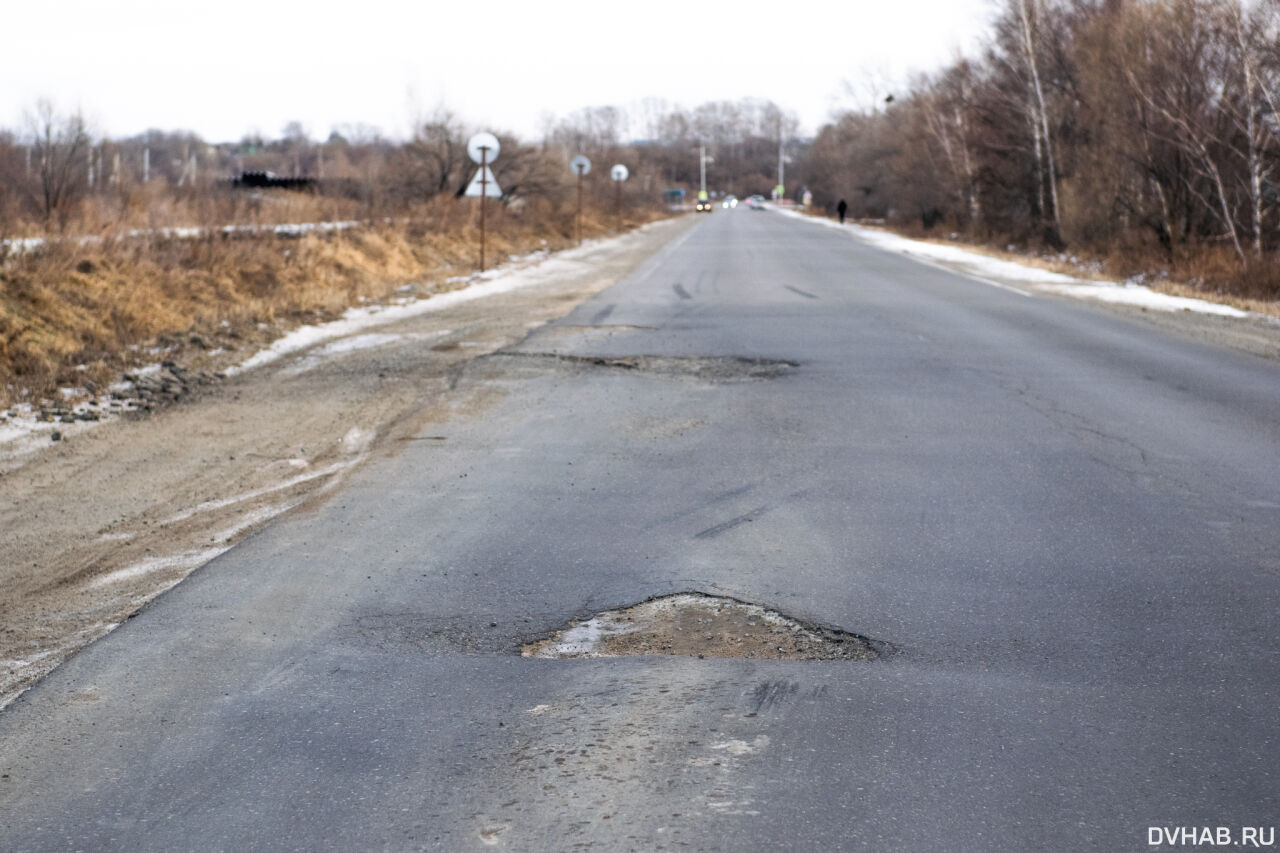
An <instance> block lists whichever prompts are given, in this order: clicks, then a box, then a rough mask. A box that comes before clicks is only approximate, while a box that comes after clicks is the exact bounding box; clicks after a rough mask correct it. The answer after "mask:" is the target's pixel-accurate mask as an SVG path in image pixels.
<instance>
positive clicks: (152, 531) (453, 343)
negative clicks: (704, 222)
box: [0, 217, 695, 707]
mask: <svg viewBox="0 0 1280 853" xmlns="http://www.w3.org/2000/svg"><path fill="white" fill-rule="evenodd" d="M694 221H695V220H693V219H692V218H691V217H685V218H683V219H677V220H668V221H664V222H659V223H655V224H653V225H650V226H647V227H645V228H643V229H641V230H639V231H634V232H631V233H630V234H627V235H625V236H622V237H618V238H614V239H610V240H604V241H599V242H598V243H596V244H593V245H589V246H586V247H584V248H582V249H579V250H575V251H573V252H569V253H564V254H562V255H556V256H552V257H551V258H550V259H548V260H546V261H544V262H542V263H540V264H538V265H536V266H530V267H528V268H527V269H524V270H519V271H511V272H507V271H504V272H502V273H501V274H500V275H499V276H497V277H495V278H493V279H492V283H501V282H502V281H503V276H516V277H518V278H519V283H520V285H521V286H519V287H518V288H516V289H512V290H509V291H507V292H501V290H502V288H501V287H499V288H496V289H497V290H498V291H499V292H496V293H494V294H492V295H487V296H484V297H483V298H476V299H472V300H469V301H466V300H461V299H455V300H452V301H450V300H446V301H445V302H443V303H441V305H442V307H441V308H440V310H431V311H426V312H423V313H418V314H416V315H413V314H412V312H409V311H402V312H400V313H397V312H394V311H389V312H387V314H386V315H385V317H386V319H387V322H383V323H380V324H378V325H376V326H369V325H366V326H364V327H361V328H355V329H347V330H346V331H345V332H344V331H343V330H341V329H338V330H337V331H336V332H335V333H334V334H333V335H329V336H322V337H321V338H318V339H317V341H316V342H315V343H314V344H313V345H311V346H309V347H300V348H297V349H295V350H293V351H290V352H287V353H284V354H282V355H281V356H280V357H278V358H276V359H275V360H273V361H270V362H269V363H267V364H265V365H264V366H262V367H259V368H257V369H254V370H250V371H247V372H244V373H240V374H238V375H235V376H233V377H232V378H228V379H217V378H214V373H215V372H225V371H215V368H216V367H217V366H216V365H207V366H203V367H201V366H195V365H191V366H184V365H176V366H175V367H176V372H175V370H174V369H170V368H167V369H166V370H167V372H166V374H165V375H166V376H167V377H169V380H170V381H171V382H172V383H173V384H174V385H175V387H176V388H177V390H180V391H181V393H177V394H169V395H167V397H166V395H157V397H156V401H157V402H156V405H155V406H154V407H153V411H151V412H139V413H136V414H134V415H133V416H130V417H125V418H118V419H115V420H110V421H108V422H105V423H100V424H88V423H77V424H75V425H71V426H68V427H67V428H66V429H65V430H63V431H62V432H61V435H60V440H58V441H56V442H54V441H51V439H50V434H48V433H44V434H41V436H40V438H41V440H42V441H43V442H45V444H44V445H42V447H41V449H39V450H35V451H33V452H24V453H22V454H20V455H18V454H9V455H7V456H6V455H3V451H4V448H0V529H3V530H4V532H5V535H4V536H3V537H2V538H0V589H3V590H4V591H5V592H4V596H3V599H0V707H3V706H4V705H6V704H8V703H9V702H11V701H12V700H13V699H14V698H15V697H16V696H17V695H18V694H19V693H21V692H22V691H23V690H25V689H26V688H27V687H29V686H30V685H31V684H33V683H35V681H37V680H38V679H39V678H40V677H42V676H43V675H44V674H46V673H48V672H49V671H50V670H52V669H53V668H54V667H55V666H57V664H58V663H59V662H61V661H62V660H64V659H66V658H67V657H68V656H69V655H71V654H72V653H74V652H75V651H76V650H77V649H79V648H81V647H83V646H85V645H86V644H88V643H90V642H92V641H93V640H94V639H96V638H98V637H100V636H102V635H103V634H105V633H107V632H108V631H110V630H111V629H112V628H113V627H114V626H115V625H117V624H119V623H120V622H121V621H122V620H124V619H126V618H128V617H129V615H130V614H132V613H134V612H136V611H137V610H138V608H140V607H141V606H142V605H144V604H145V603H146V602H148V601H150V600H151V599H153V598H155V597H156V596H157V595H159V594H160V593H162V592H164V591H165V590H167V589H169V588H170V587H172V586H173V585H174V584H176V583H178V582H180V581H181V580H182V579H183V578H184V577H186V576H187V575H188V574H190V573H191V572H192V571H194V570H195V569H196V568H198V567H199V566H201V565H203V564H204V563H206V562H208V561H209V560H211V559H212V558H213V557H215V556H217V555H218V554H220V553H222V552H223V551H225V550H227V549H229V548H231V547H232V546H233V545H234V544H235V543H236V542H238V541H239V540H240V539H242V538H244V537H245V536H247V535H249V534H250V533H251V532H253V531H254V530H255V529H257V528H259V527H260V526H262V525H263V524H265V523H267V522H268V521H269V520H271V519H273V518H276V517H278V516H280V515H281V514H283V513H286V512H289V511H305V510H306V508H307V507H308V506H315V505H316V501H318V500H322V499H323V498H324V496H326V495H328V494H332V493H333V492H334V491H335V490H336V489H337V488H338V487H339V486H340V485H341V483H342V481H343V478H344V477H345V476H346V474H348V473H349V472H350V471H351V470H352V469H354V468H355V467H356V466H358V465H360V464H361V463H362V462H363V461H365V460H366V459H368V458H369V457H370V456H371V455H375V454H394V453H396V452H398V449H399V448H402V447H403V446H404V443H405V442H407V441H410V440H433V439H432V438H431V436H430V435H429V434H428V435H425V436H424V435H423V432H424V430H425V428H426V427H427V425H429V424H431V423H433V422H444V421H448V420H449V419H451V418H453V417H457V416H460V415H466V414H473V413H476V412H479V411H483V410H484V409H485V408H486V407H487V406H489V405H491V404H492V403H493V402H495V400H493V399H489V398H486V397H484V396H479V395H481V394H489V395H492V394H494V393H498V392H495V391H493V390H489V391H485V392H479V391H466V392H464V391H462V390H455V389H454V388H453V384H454V377H455V376H456V375H457V373H458V371H459V369H460V368H461V366H462V364H463V363H465V362H467V361H469V360H471V359H474V358H477V357H480V356H483V355H487V354H489V353H492V352H494V351H496V350H499V349H502V348H504V347H508V346H510V345H512V344H514V343H516V342H518V341H519V340H520V339H521V338H523V337H524V336H525V335H526V334H528V332H529V331H530V329H532V328H535V327H537V326H540V325H542V324H544V323H546V322H547V321H549V320H553V319H555V318H557V317H560V316H563V315H565V314H567V313H568V312H569V311H571V310H572V309H573V308H574V307H575V306H577V305H578V304H580V303H581V302H583V301H584V300H586V299H587V298H589V297H590V296H592V295H593V294H595V293H597V292H599V291H600V290H603V289H604V288H605V287H608V286H609V285H611V284H613V283H615V282H617V281H618V280H620V279H621V278H623V277H625V276H626V275H627V274H628V273H630V272H631V271H632V270H634V269H635V268H636V267H637V266H638V265H639V264H640V263H641V262H643V261H644V260H645V259H646V258H648V257H649V256H651V255H652V254H653V253H654V252H655V251H657V250H658V249H660V248H661V247H662V246H663V245H665V244H666V243H667V242H669V241H670V240H671V239H673V238H674V237H675V236H677V235H678V234H680V233H683V231H684V230H685V229H687V228H688V227H690V226H691V224H692V223H693V222H694ZM484 283H485V282H483V281H477V284H478V285H483V284H484ZM426 302H430V300H426ZM200 371H203V373H201V372H200ZM184 377H200V378H199V380H198V381H197V380H196V379H194V378H193V379H190V381H185V380H184ZM173 400H177V402H173Z"/></svg>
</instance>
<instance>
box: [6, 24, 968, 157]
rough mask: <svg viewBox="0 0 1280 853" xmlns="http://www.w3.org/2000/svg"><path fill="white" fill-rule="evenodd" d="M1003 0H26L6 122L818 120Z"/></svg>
mask: <svg viewBox="0 0 1280 853" xmlns="http://www.w3.org/2000/svg"><path fill="white" fill-rule="evenodd" d="M991 14H992V5H991V0H879V1H878V2H872V0H845V2H825V0H824V2H799V3H780V2H735V3H727V2H700V0H635V1H634V2H625V3H624V2H616V0H595V2H586V0H548V2H538V0H526V2H520V3H511V2H506V0H473V2H467V0H447V1H446V2H437V0H418V2H414V3H397V2H391V0H343V2H336V0H309V2H271V0H258V2H247V0H222V2H218V3H205V4H194V5H193V4H177V3H173V2H172V0H112V2H103V0H39V2H21V3H12V4H6V8H5V10H4V12H3V15H2V16H0V17H2V19H3V28H4V48H3V50H0V81H3V85H2V86H0V125H2V126H8V127H16V126H17V125H18V124H19V123H20V121H21V119H22V115H23V111H24V109H27V108H29V107H30V106H31V105H32V104H33V103H34V102H35V100H36V99H37V98H39V97H42V96H46V97H51V98H53V99H54V101H55V102H56V103H57V104H58V105H59V106H60V107H63V108H73V107H76V106H79V107H81V108H82V109H83V110H84V112H85V113H86V115H87V116H88V117H89V118H90V120H91V121H92V122H93V124H94V125H95V127H96V128H97V129H99V130H100V131H102V132H104V133H105V134H107V135H109V136H125V135H130V134H133V133H137V132H140V131H142V130H145V129H147V128H151V127H155V128H160V129H164V130H193V131H195V132H197V133H198V134H200V135H201V136H203V137H204V138H205V139H207V140H209V141H227V140H235V139H239V138H240V137H242V136H243V135H244V134H245V133H246V132H249V131H251V130H257V131H260V132H261V133H263V134H264V135H266V136H269V137H270V136H276V135H278V134H279V133H280V130H281V128H282V127H283V126H284V124H285V123H286V122H288V121H290V120H294V119H296V120H299V121H301V122H302V123H303V125H304V126H305V127H306V128H307V130H308V131H309V133H310V135H311V136H312V137H316V138H322V137H325V136H327V135H328V133H329V131H330V130H331V129H332V128H333V127H335V126H337V125H342V124H353V123H357V122H359V123H364V124H368V125H374V126H377V127H378V128H380V129H381V130H382V132H383V133H385V134H388V135H391V136H403V135H404V134H406V133H407V130H408V127H409V125H410V118H411V116H412V115H413V113H414V112H415V111H418V112H429V111H430V110H431V109H432V108H433V107H434V106H436V105H437V104H444V105H446V106H448V107H449V108H450V109H452V110H453V111H454V112H456V113H457V114H458V115H459V116H460V117H461V118H463V119H464V120H465V121H466V122H468V123H469V124H471V125H473V126H476V127H483V128H485V129H490V130H497V131H500V130H510V131H515V132H516V133H518V134H520V135H522V136H527V137H534V136H538V135H540V134H541V131H542V129H543V117H544V116H545V115H546V114H548V113H553V114H556V115H564V114H567V113H569V112H571V111H573V110H575V109H577V108H580V107H584V106H596V105H605V104H614V105H618V106H626V105H627V104H629V103H633V102H637V101H639V100H641V99H643V98H646V97H658V98H664V99H666V100H668V101H670V102H672V103H673V104H681V105H684V106H688V107H692V106H696V105H697V104H699V103H702V102H703V101H707V100H737V99H739V98H742V97H747V96H754V97H762V98H770V99H772V100H774V101H776V102H777V103H778V104H780V105H781V106H783V107H784V108H787V109H791V110H794V111H795V112H796V113H798V114H799V116H800V118H801V122H802V125H803V128H804V130H806V131H809V132H811V131H813V130H815V129H816V128H817V127H818V126H819V125H820V124H821V123H822V122H823V121H824V120H825V119H826V117H827V116H828V114H829V112H830V111H831V109H832V107H833V106H837V105H839V104H841V103H845V104H847V103H848V102H849V100H850V96H849V95H848V94H846V93H845V86H844V85H843V84H844V82H845V81H847V82H848V83H850V84H852V85H853V87H854V89H855V92H857V93H858V96H859V97H862V98H864V99H865V97H866V94H865V91H866V88H867V87H866V83H867V81H868V79H870V78H871V77H877V78H883V79H896V80H901V79H902V77H903V76H904V75H905V74H906V73H907V72H908V71H911V70H932V69H934V68H937V67H939V66H940V65H942V64H944V63H946V62H948V61H949V60H950V59H952V58H953V57H954V56H955V55H956V53H957V52H958V51H962V52H965V53H974V52H975V51H976V50H977V49H978V44H979V41H980V39H981V37H983V36H984V35H985V33H986V32H987V29H988V22H989V20H990V17H991Z"/></svg>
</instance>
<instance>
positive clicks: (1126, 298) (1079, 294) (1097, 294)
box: [1039, 282, 1250, 317]
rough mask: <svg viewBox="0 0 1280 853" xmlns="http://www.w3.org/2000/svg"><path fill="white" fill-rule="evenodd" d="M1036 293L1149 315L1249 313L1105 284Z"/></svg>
mask: <svg viewBox="0 0 1280 853" xmlns="http://www.w3.org/2000/svg"><path fill="white" fill-rule="evenodd" d="M1039 289H1040V290H1044V291H1048V292H1050V293H1059V294H1062V295H1063V296H1074V297H1076V298H1077V299H1096V300H1098V301H1099V302H1111V303H1116V304H1122V305H1135V306H1138V307H1140V308H1149V309H1151V310H1153V311H1194V312H1196V313H1197V314H1215V315H1217V316H1219V317H1248V316H1250V312H1248V311H1241V310H1240V309H1239V308H1232V307H1231V306H1230V305H1221V304H1219V303H1217V302H1208V301H1206V300H1204V299H1192V298H1190V297H1186V296H1171V295H1169V294H1168V293H1157V292H1156V291H1154V290H1152V289H1151V288H1149V287H1146V286H1144V285H1140V284H1108V283H1102V282H1089V283H1087V284H1084V283H1081V284H1044V285H1040V286H1039Z"/></svg>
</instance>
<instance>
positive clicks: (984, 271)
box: [773, 207, 1264, 318]
mask: <svg viewBox="0 0 1280 853" xmlns="http://www.w3.org/2000/svg"><path fill="white" fill-rule="evenodd" d="M773 209H774V210H776V211H777V212H779V213H782V214H784V215H786V216H791V217H795V218H797V219H801V220H804V221H805V222H812V223H815V224H817V225H823V226H826V227H828V228H835V229H837V230H839V231H844V232H845V233H847V234H850V235H851V236H853V237H854V238H856V239H858V240H860V241H862V242H864V243H868V244H870V245H872V246H875V247H876V248H878V249H884V250H885V251H888V252H894V253H896V254H899V255H905V256H907V257H911V258H915V259H916V260H921V261H924V262H926V263H927V262H938V263H944V264H948V265H952V266H954V267H956V268H957V269H956V270H955V271H958V272H961V273H965V274H968V275H969V276H970V277H973V278H976V279H978V280H979V281H982V282H983V283H984V284H993V285H995V286H997V287H1007V286H1008V285H1006V284H1003V283H1001V282H1008V283H1012V284H1021V285H1024V286H1029V287H1030V288H1031V289H1032V290H1033V291H1043V292H1045V293H1057V294H1060V295H1062V296H1071V297H1075V298H1077V299H1094V300H1097V301H1099V302H1110V303H1114V304H1119V305H1132V306H1135V307H1138V308H1148V309H1150V310H1153V311H1192V312H1195V313H1198V314H1214V315H1217V316H1219V317H1238V318H1242V317H1262V316H1264V315H1262V314H1257V313H1253V312H1250V311H1241V310H1240V309H1239V308H1232V307H1231V306H1230V305H1220V304H1218V303H1216V302H1209V301H1207V300H1204V299H1192V298H1189V297H1185V296H1170V295H1169V294H1167V293H1157V292H1156V291H1154V290H1152V289H1151V288H1149V287H1147V286H1145V285H1141V284H1134V283H1132V282H1123V283H1122V282H1115V281H1090V280H1088V279H1082V278H1074V277H1072V276H1069V275H1063V274H1062V273H1056V272H1050V271H1049V270H1045V269H1040V268H1038V267H1032V266H1027V265H1025V264H1020V263H1017V262H1015V261H1006V260H1001V259H999V258H992V257H989V256H987V255H983V254H980V253H978V252H974V251H971V250H968V249H962V248H960V247H959V246H944V245H940V244H938V243H927V242H925V241H923V240H912V239H910V238H908V237H902V236H899V235H898V234H893V233H890V232H888V231H880V230H877V229H874V228H867V227H864V226H862V225H853V224H850V225H841V224H840V223H838V222H835V221H833V220H830V219H823V218H820V217H816V216H808V215H806V214H803V213H800V212H799V211H795V210H787V209H785V208H780V207H774V208H773ZM988 277H989V278H994V279H997V280H998V281H988V280H987V278H988ZM1021 292H1023V293H1025V291H1021Z"/></svg>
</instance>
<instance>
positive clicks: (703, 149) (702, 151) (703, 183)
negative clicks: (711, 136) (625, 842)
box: [698, 142, 707, 199]
mask: <svg viewBox="0 0 1280 853" xmlns="http://www.w3.org/2000/svg"><path fill="white" fill-rule="evenodd" d="M698 189H699V190H700V191H701V192H699V194H698V198H700V199H701V198H706V192H707V146H706V145H704V144H703V143H701V142H699V143H698Z"/></svg>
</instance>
